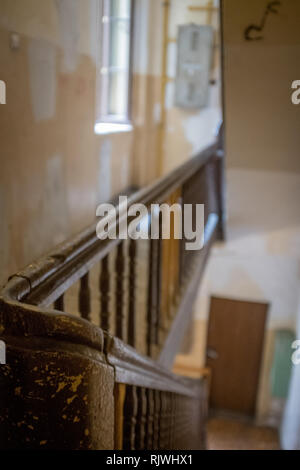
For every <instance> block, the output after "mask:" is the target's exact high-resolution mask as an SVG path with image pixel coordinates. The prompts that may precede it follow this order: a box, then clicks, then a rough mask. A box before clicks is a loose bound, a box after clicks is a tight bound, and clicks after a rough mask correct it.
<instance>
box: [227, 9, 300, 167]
mask: <svg viewBox="0 0 300 470" xmlns="http://www.w3.org/2000/svg"><path fill="white" fill-rule="evenodd" d="M265 3H266V2H262V1H261V0H251V1H249V0H225V1H224V40H225V74H224V76H225V97H226V107H225V119H226V126H227V132H226V138H227V147H228V155H227V163H228V166H230V167H239V168H261V169H265V170H277V171H290V172H294V171H296V172H299V171H300V159H299V147H300V132H299V130H300V107H299V106H298V107H297V106H295V105H293V104H292V103H291V83H292V81H293V80H296V79H299V77H300V34H299V17H300V2H299V1H298V0H286V1H284V2H281V6H280V8H279V12H280V13H279V15H274V14H273V15H270V16H269V18H268V20H267V23H266V27H265V29H264V31H263V36H264V39H263V40H261V41H245V40H244V30H245V28H246V27H247V26H249V25H250V24H257V23H259V22H260V20H261V18H262V15H263V12H264V8H265Z"/></svg>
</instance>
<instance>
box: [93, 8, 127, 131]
mask: <svg viewBox="0 0 300 470" xmlns="http://www.w3.org/2000/svg"><path fill="white" fill-rule="evenodd" d="M101 3H102V5H101V11H100V21H101V56H100V70H99V73H100V93H99V95H100V96H99V97H100V102H99V113H98V116H97V121H96V126H97V125H99V124H100V125H101V124H116V125H120V126H122V125H125V126H128V125H130V124H131V112H132V105H131V97H132V71H133V67H132V64H133V33H134V28H133V18H134V0H130V3H131V5H130V17H129V18H128V20H129V27H130V31H129V58H128V85H127V102H126V113H125V114H119V115H118V114H109V112H108V111H109V85H110V80H109V79H110V74H109V69H110V68H111V67H110V66H109V57H110V48H111V42H110V31H111V29H110V24H111V18H113V20H118V19H122V17H117V16H115V17H113V16H111V15H110V7H111V4H110V0H102V2H101ZM126 70H127V69H126Z"/></svg>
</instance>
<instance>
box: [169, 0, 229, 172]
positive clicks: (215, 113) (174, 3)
mask: <svg viewBox="0 0 300 470" xmlns="http://www.w3.org/2000/svg"><path fill="white" fill-rule="evenodd" d="M213 3H214V5H215V7H216V8H217V7H218V5H219V1H218V0H215V1H214V2H213ZM191 6H196V7H205V6H207V1H206V0H171V2H170V17H169V30H168V37H169V39H171V42H169V46H168V51H167V77H168V83H167V85H166V100H165V106H166V125H165V138H164V152H163V159H164V160H163V171H164V172H165V173H166V172H168V171H170V170H171V169H173V168H174V167H176V166H177V165H179V164H180V163H182V162H183V161H185V160H186V159H188V158H190V157H191V156H192V155H195V154H197V153H198V152H200V151H201V150H203V149H204V148H205V147H207V146H208V145H210V144H211V143H212V142H213V141H214V140H215V137H216V132H217V128H218V125H219V124H220V120H221V103H220V102H221V77H220V36H219V29H220V28H219V12H218V11H216V12H214V13H213V14H212V15H211V16H210V14H209V13H208V12H207V11H203V10H199V11H191V10H190V9H189V7H191ZM188 23H196V24H203V25H206V24H209V25H211V26H213V28H214V31H215V42H214V53H213V61H212V68H211V79H213V80H215V84H214V85H211V86H210V89H209V100H208V105H207V106H206V107H205V108H202V109H199V110H185V109H181V108H177V107H175V104H174V94H175V78H176V58H177V44H176V41H175V42H174V39H176V38H177V33H178V26H180V25H183V24H188Z"/></svg>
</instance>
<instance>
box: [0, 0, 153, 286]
mask: <svg viewBox="0 0 300 470" xmlns="http://www.w3.org/2000/svg"><path fill="white" fill-rule="evenodd" d="M100 4H101V0H84V1H83V0H60V1H59V2H57V1H55V0H43V1H40V0H0V71H1V72H0V73H1V76H0V79H1V80H4V81H5V82H6V85H7V104H6V105H5V106H3V105H2V106H1V107H0V142H1V155H0V159H1V172H0V215H1V221H2V222H1V225H0V283H2V282H4V281H5V280H6V279H7V277H8V276H9V275H10V274H13V273H14V272H16V271H17V270H19V269H21V268H22V267H23V266H25V265H26V264H28V263H29V262H31V261H33V260H34V259H35V258H37V257H39V256H41V255H43V254H45V252H47V251H48V250H49V249H50V248H52V247H53V246H54V245H56V244H57V243H59V242H61V241H63V240H64V239H66V238H68V237H70V236H71V235H72V234H74V233H76V232H78V231H80V230H81V229H82V228H84V227H85V226H86V225H88V224H90V223H91V222H92V221H93V220H94V218H95V209H96V206H97V204H98V203H99V202H101V201H105V200H108V199H109V198H110V197H111V196H112V195H114V194H116V193H118V192H120V191H121V190H122V189H124V188H126V187H128V186H129V185H131V184H147V183H149V182H150V181H152V180H153V179H154V178H155V177H156V176H157V168H158V164H157V162H156V158H157V153H156V151H155V140H156V133H157V126H158V123H157V122H156V121H155V118H154V116H153V113H152V108H151V106H152V105H151V103H152V101H153V100H155V99H156V100H157V98H155V96H156V95H157V93H158V91H157V89H159V83H158V82H159V80H160V78H159V67H160V62H161V61H160V52H161V51H160V49H159V42H158V43H157V41H160V39H159V38H160V29H161V24H160V21H159V20H160V16H159V14H160V8H161V2H160V1H159V0H156V1H155V2H153V1H150V0H136V18H135V20H136V34H135V38H134V76H133V96H132V99H133V116H132V119H133V124H134V128H133V131H132V132H130V133H126V134H125V133H124V134H115V135H104V136H99V135H95V133H94V124H95V118H96V102H97V87H98V86H99V85H98V83H97V65H98V63H99V62H98V60H99V59H98V58H99V53H100V52H99V28H100V24H99V6H100ZM11 32H14V33H17V34H18V37H19V40H20V44H19V47H18V48H17V49H12V48H11V47H10V40H11ZM153 38H155V44H156V46H157V47H156V48H155V49H151V48H150V47H149V44H150V43H152V41H153ZM149 129H150V130H151V133H150V132H148V130H149ZM146 131H147V134H146ZM151 145H152V146H151Z"/></svg>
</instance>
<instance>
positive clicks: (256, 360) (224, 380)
mask: <svg viewBox="0 0 300 470" xmlns="http://www.w3.org/2000/svg"><path fill="white" fill-rule="evenodd" d="M267 310H268V304H265V303H256V302H244V301H240V300H229V299H222V298H216V297H212V298H211V305H210V316H209V325H208V334H207V351H206V352H207V367H210V368H211V371H212V382H211V391H210V406H211V408H213V409H219V410H220V409H222V410H229V411H234V412H238V413H242V414H247V415H254V414H255V406H256V396H257V387H258V381H259V373H260V365H261V358H262V351H263V342H264V331H265V323H266V318H267Z"/></svg>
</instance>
